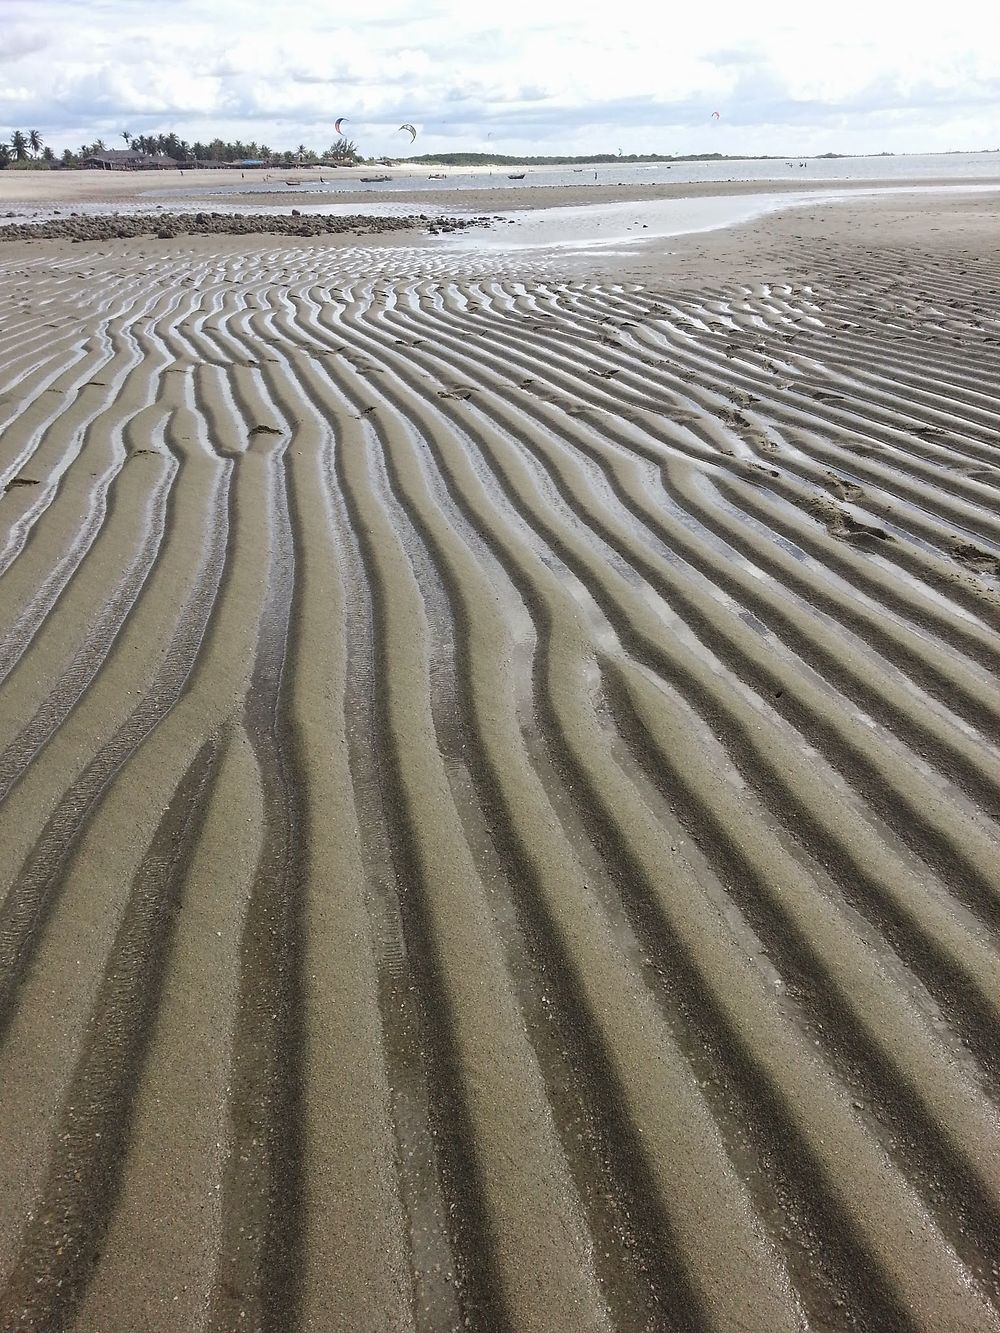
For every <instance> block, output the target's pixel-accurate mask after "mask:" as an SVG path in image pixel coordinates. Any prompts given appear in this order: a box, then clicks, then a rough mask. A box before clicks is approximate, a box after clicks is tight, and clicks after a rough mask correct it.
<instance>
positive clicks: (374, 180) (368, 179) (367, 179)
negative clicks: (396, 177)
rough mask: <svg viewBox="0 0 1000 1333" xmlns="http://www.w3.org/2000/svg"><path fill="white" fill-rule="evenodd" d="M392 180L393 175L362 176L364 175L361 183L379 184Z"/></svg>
mask: <svg viewBox="0 0 1000 1333" xmlns="http://www.w3.org/2000/svg"><path fill="white" fill-rule="evenodd" d="M391 180H392V177H391V176H362V177H361V183H362V184H363V185H378V184H380V183H381V182H382V181H391Z"/></svg>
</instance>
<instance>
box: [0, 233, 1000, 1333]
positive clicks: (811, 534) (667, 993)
mask: <svg viewBox="0 0 1000 1333" xmlns="http://www.w3.org/2000/svg"><path fill="white" fill-rule="evenodd" d="M873 216H875V215H873ZM878 216H880V217H881V216H882V215H881V214H880V215H878ZM977 216H978V217H979V221H980V223H982V221H983V218H984V217H985V214H984V213H983V212H982V208H980V210H979V213H978V214H977ZM809 225H810V224H809V220H808V219H806V218H797V219H789V218H785V219H784V220H783V221H782V222H780V223H779V222H775V221H774V220H773V219H772V220H769V221H767V222H766V223H759V224H757V227H758V232H759V231H760V228H764V229H765V231H764V232H761V233H760V234H762V235H765V237H766V240H767V247H765V248H766V253H765V254H763V256H762V255H761V254H760V253H758V254H757V255H756V257H755V258H754V260H753V263H752V265H751V264H750V262H749V260H747V261H746V262H745V263H744V264H743V269H744V276H743V277H742V278H741V277H740V271H741V269H740V265H741V263H743V261H741V259H740V257H739V256H740V253H741V252H740V250H739V247H740V246H741V245H744V246H749V245H750V242H749V241H748V240H747V239H746V237H744V238H742V239H741V238H740V237H736V238H730V239H729V240H725V239H723V240H720V241H719V242H718V249H717V251H716V252H713V253H715V255H716V258H715V260H713V259H712V257H711V254H709V252H708V251H706V250H704V249H703V248H701V249H699V247H704V246H707V245H709V244H710V242H708V241H703V240H699V241H697V242H696V243H686V244H684V245H679V246H678V254H677V257H676V262H675V263H674V265H673V268H671V265H670V264H668V263H666V262H665V261H663V260H662V259H660V260H657V261H656V262H655V264H654V262H653V261H652V260H650V261H649V264H650V268H651V270H655V272H651V276H650V277H649V278H647V279H645V280H643V281H642V282H640V281H637V280H635V274H634V272H633V274H632V277H631V278H629V280H626V279H625V278H624V277H620V278H618V279H617V280H616V279H615V278H614V275H613V274H605V273H600V274H595V273H593V272H592V273H590V274H585V273H583V272H582V270H581V269H580V266H579V264H578V263H577V264H576V265H575V266H574V264H573V263H571V262H570V260H569V259H566V260H559V261H558V262H557V261H556V260H554V259H546V257H545V256H544V255H535V256H532V257H531V258H530V260H529V259H525V258H523V257H522V258H520V259H519V258H518V257H517V256H516V255H511V256H506V257H504V256H503V255H501V254H494V255H491V256H485V255H484V256H480V257H479V258H478V259H477V258H476V257H475V256H471V257H470V256H468V255H466V256H463V257H462V258H461V260H460V259H459V257H457V256H456V255H450V254H449V252H448V251H446V250H443V249H442V250H424V251H420V250H407V249H399V250H396V251H393V252H381V251H376V250H362V249H341V250H332V249H326V248H323V247H317V246H314V245H312V244H310V243H305V242H303V243H301V244H298V245H294V246H292V245H284V244H275V243H273V242H265V243H263V245H264V248H263V249H257V250H254V249H252V248H251V244H250V243H249V242H245V243H241V244H240V245H235V244H230V245H226V244H225V243H223V242H219V241H217V240H215V239H207V240H205V241H204V242H202V243H201V244H200V246H199V247H192V246H186V247H181V246H179V245H177V244H173V243H171V244H167V245H164V244H160V245H158V246H154V245H147V246H146V247H145V248H143V247H142V246H136V245H133V247H132V248H131V249H130V250H125V249H118V250H114V249H111V248H110V247H107V246H105V247H103V248H102V250H101V252H100V253H97V252H95V251H93V250H87V249H76V250H75V251H72V252H71V251H70V250H69V247H68V246H63V247H59V246H53V247H52V248H51V249H48V250H47V249H46V248H45V247H43V246H42V245H41V244H36V245H34V246H32V247H31V249H30V250H29V251H27V252H26V253H25V254H24V255H20V256H17V255H15V254H14V253H13V251H12V252H11V254H9V255H8V254H7V252H5V253H4V254H2V255H0V281H2V283H3V287H4V290H5V295H6V297H7V299H6V300H5V302H4V305H3V307H2V311H0V356H2V366H3V375H2V383H0V430H2V435H0V486H2V487H4V488H5V489H4V490H3V491H2V493H0V569H2V576H0V619H2V623H3V625H4V628H5V632H4V634H3V637H2V641H0V673H2V678H3V683H2V688H0V798H2V804H0V845H2V846H3V848H4V856H3V858H2V866H0V873H2V879H0V894H2V909H0V1107H2V1114H0V1161H2V1163H3V1169H2V1170H0V1292H2V1295H0V1327H3V1328H6V1329H15V1328H17V1329H21V1328H37V1329H51V1328H61V1327H69V1326H72V1327H76V1328H80V1329H88V1330H98V1329H101V1330H106V1329H111V1328H149V1329H154V1328H155V1329H195V1328H206V1327H207V1328H211V1329H235V1328H248V1329H249V1328H256V1329H275V1330H285V1329H293V1328H296V1327H301V1328H309V1329H317V1330H321V1329H404V1328H413V1327H416V1328H420V1329H434V1330H438V1329H450V1328H457V1327H462V1326H467V1327H474V1328H484V1329H495V1328H502V1327H512V1328H517V1329H587V1330H590V1329H598V1328H614V1329H620V1330H634V1329H643V1328H648V1329H693V1328H712V1329H720V1330H751V1329H752V1330H768V1333H771V1331H772V1330H780V1329H796V1328H806V1327H808V1328H815V1329H848V1328H861V1329H894V1330H895V1329H903V1328H909V1327H914V1328H920V1329H924V1330H927V1331H928V1333H940V1331H941V1330H985V1329H992V1328H997V1327H1000V1314H998V1306H997V1284H998V1277H997V1274H998V1263H1000V1252H998V1251H1000V1152H998V1146H1000V1135H998V1117H997V1091H998V1089H997V1077H998V1058H997V1041H996V1034H997V1031H998V1024H1000V954H998V950H997V943H996V941H997V928H998V923H1000V910H998V896H997V885H998V884H1000V840H998V837H997V830H998V819H1000V787H998V774H1000V752H998V746H997V740H998V721H1000V695H998V692H997V681H996V672H997V669H998V667H1000V633H998V629H1000V600H998V591H997V590H998V574H1000V517H998V497H1000V449H998V444H1000V440H998V424H997V423H998V418H1000V374H998V372H1000V300H998V293H1000V257H998V254H997V250H996V246H995V243H994V244H993V246H992V248H991V246H990V244H989V241H988V240H987V241H986V242H982V243H978V242H977V246H978V248H977V247H976V246H973V245H972V242H969V246H968V247H967V248H966V249H965V250H963V251H962V252H961V253H959V252H958V251H957V249H956V248H955V247H952V249H951V250H949V249H948V247H947V246H946V245H943V244H942V243H941V241H940V239H939V240H938V241H936V242H934V243H933V244H932V243H931V240H930V237H929V234H928V236H927V243H926V244H910V243H908V244H906V245H902V244H899V243H898V236H899V234H900V233H899V232H898V231H895V232H894V231H892V230H891V229H890V230H888V231H887V232H886V239H885V241H883V240H881V239H880V233H878V231H877V229H876V230H874V231H871V230H870V232H869V233H867V234H866V236H865V239H864V244H863V245H862V244H861V242H860V241H857V240H855V241H852V238H851V236H850V234H849V232H847V231H842V232H841V234H839V235H838V236H837V237H832V236H830V235H828V234H826V233H825V226H824V223H823V221H822V219H820V220H819V221H814V222H813V223H812V231H811V232H809ZM900 225H902V224H900ZM923 225H924V228H925V231H926V230H927V227H928V226H929V224H928V223H926V220H925V222H924V224H923ZM910 231H911V233H912V235H914V236H919V235H921V234H923V233H921V232H920V230H919V228H918V227H917V223H916V222H914V221H913V219H912V218H911V226H910ZM807 233H808V235H807ZM755 234H757V233H755ZM977 234H978V233H977ZM987 235H988V233H987ZM894 238H895V240H896V243H895V244H894ZM257 244H258V245H260V244H261V243H260V242H258V243H257ZM213 247H214V248H213ZM727 247H728V248H727ZM970 247H971V248H970ZM745 253H746V254H749V253H750V249H749V248H748V249H746V250H745ZM706 255H707V256H708V257H707V258H706ZM602 262H603V263H604V265H605V267H606V268H607V267H609V266H613V262H614V261H613V260H612V259H608V258H606V259H605V260H604V261H602ZM630 262H631V261H630ZM633 267H634V265H633ZM713 274H714V278H713Z"/></svg>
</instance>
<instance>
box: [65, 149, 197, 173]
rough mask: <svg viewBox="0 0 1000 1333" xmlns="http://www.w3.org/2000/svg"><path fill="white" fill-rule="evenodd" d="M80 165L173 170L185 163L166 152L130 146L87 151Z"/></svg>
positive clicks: (99, 167) (107, 168) (141, 169)
mask: <svg viewBox="0 0 1000 1333" xmlns="http://www.w3.org/2000/svg"><path fill="white" fill-rule="evenodd" d="M80 165H81V166H82V167H87V168H89V169H90V170H93V171H173V170H176V169H177V168H178V167H183V166H184V165H185V163H183V162H175V161H174V159H173V158H172V157H168V156H167V155H166V153H139V152H135V151H133V150H132V149H131V148H107V149H105V150H104V152H101V153H89V154H88V155H87V156H86V157H85V158H83V160H82V161H81V163H80Z"/></svg>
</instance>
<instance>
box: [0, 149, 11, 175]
mask: <svg viewBox="0 0 1000 1333" xmlns="http://www.w3.org/2000/svg"><path fill="white" fill-rule="evenodd" d="M9 161H10V149H9V148H8V147H7V145H6V144H5V143H0V171H3V169H4V167H6V166H7V163H8V162H9Z"/></svg>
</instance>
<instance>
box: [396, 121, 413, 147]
mask: <svg viewBox="0 0 1000 1333" xmlns="http://www.w3.org/2000/svg"><path fill="white" fill-rule="evenodd" d="M399 130H406V132H407V134H409V136H410V143H413V141H414V139H415V138H416V137H417V131H416V130H415V129H414V128H413V126H412V125H400V127H399ZM399 130H397V131H396V133H397V134H398V133H399Z"/></svg>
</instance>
